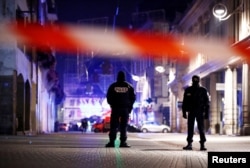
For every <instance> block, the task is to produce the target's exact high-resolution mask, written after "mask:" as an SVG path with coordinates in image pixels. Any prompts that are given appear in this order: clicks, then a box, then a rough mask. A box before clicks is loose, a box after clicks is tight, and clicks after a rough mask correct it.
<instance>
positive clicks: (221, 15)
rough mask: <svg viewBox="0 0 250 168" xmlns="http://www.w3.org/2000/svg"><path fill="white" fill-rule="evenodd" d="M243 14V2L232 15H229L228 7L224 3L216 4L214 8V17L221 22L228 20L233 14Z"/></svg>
mask: <svg viewBox="0 0 250 168" xmlns="http://www.w3.org/2000/svg"><path fill="white" fill-rule="evenodd" d="M240 12H243V0H241V3H240V5H239V6H238V7H237V8H236V9H235V10H234V11H233V12H231V13H229V14H228V13H227V7H226V5H224V4H222V3H218V4H215V5H214V7H213V15H214V16H215V17H216V18H218V19H219V20H220V21H223V20H227V19H228V18H230V17H231V16H232V15H233V14H236V13H240Z"/></svg>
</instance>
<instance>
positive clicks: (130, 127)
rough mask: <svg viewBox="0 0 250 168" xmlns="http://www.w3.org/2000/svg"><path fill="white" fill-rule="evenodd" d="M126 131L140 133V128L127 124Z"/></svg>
mask: <svg viewBox="0 0 250 168" xmlns="http://www.w3.org/2000/svg"><path fill="white" fill-rule="evenodd" d="M127 131H128V132H141V130H140V128H138V127H137V126H135V125H133V124H128V127H127Z"/></svg>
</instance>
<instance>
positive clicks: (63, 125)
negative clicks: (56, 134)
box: [58, 123, 69, 131]
mask: <svg viewBox="0 0 250 168" xmlns="http://www.w3.org/2000/svg"><path fill="white" fill-rule="evenodd" d="M68 130H69V127H68V124H67V123H59V124H58V131H68Z"/></svg>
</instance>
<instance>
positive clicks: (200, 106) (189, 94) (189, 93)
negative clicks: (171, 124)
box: [182, 86, 209, 113]
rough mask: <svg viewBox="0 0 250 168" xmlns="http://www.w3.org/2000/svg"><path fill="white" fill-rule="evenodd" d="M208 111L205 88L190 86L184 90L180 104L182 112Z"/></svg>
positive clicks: (207, 98)
mask: <svg viewBox="0 0 250 168" xmlns="http://www.w3.org/2000/svg"><path fill="white" fill-rule="evenodd" d="M208 109H209V97H208V92H207V89H206V88H204V87H201V86H198V87H194V86H190V87H188V88H186V89H185V92H184V97H183V104H182V111H183V112H187V111H188V112H192V111H200V112H205V113H208Z"/></svg>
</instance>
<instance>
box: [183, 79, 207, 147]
mask: <svg viewBox="0 0 250 168" xmlns="http://www.w3.org/2000/svg"><path fill="white" fill-rule="evenodd" d="M199 82H200V77H199V76H197V75H194V76H193V77H192V86H190V87H187V88H186V89H185V92H184V97H183V104H182V112H183V118H185V119H186V118H187V119H188V136H187V142H188V144H187V146H185V147H183V149H184V150H192V142H193V134H194V122H195V119H196V122H197V125H198V130H199V134H200V150H207V149H206V148H205V146H204V143H205V142H206V137H205V132H204V119H208V110H209V97H208V92H207V89H206V88H204V87H201V86H200V85H199ZM187 113H188V116H187Z"/></svg>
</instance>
